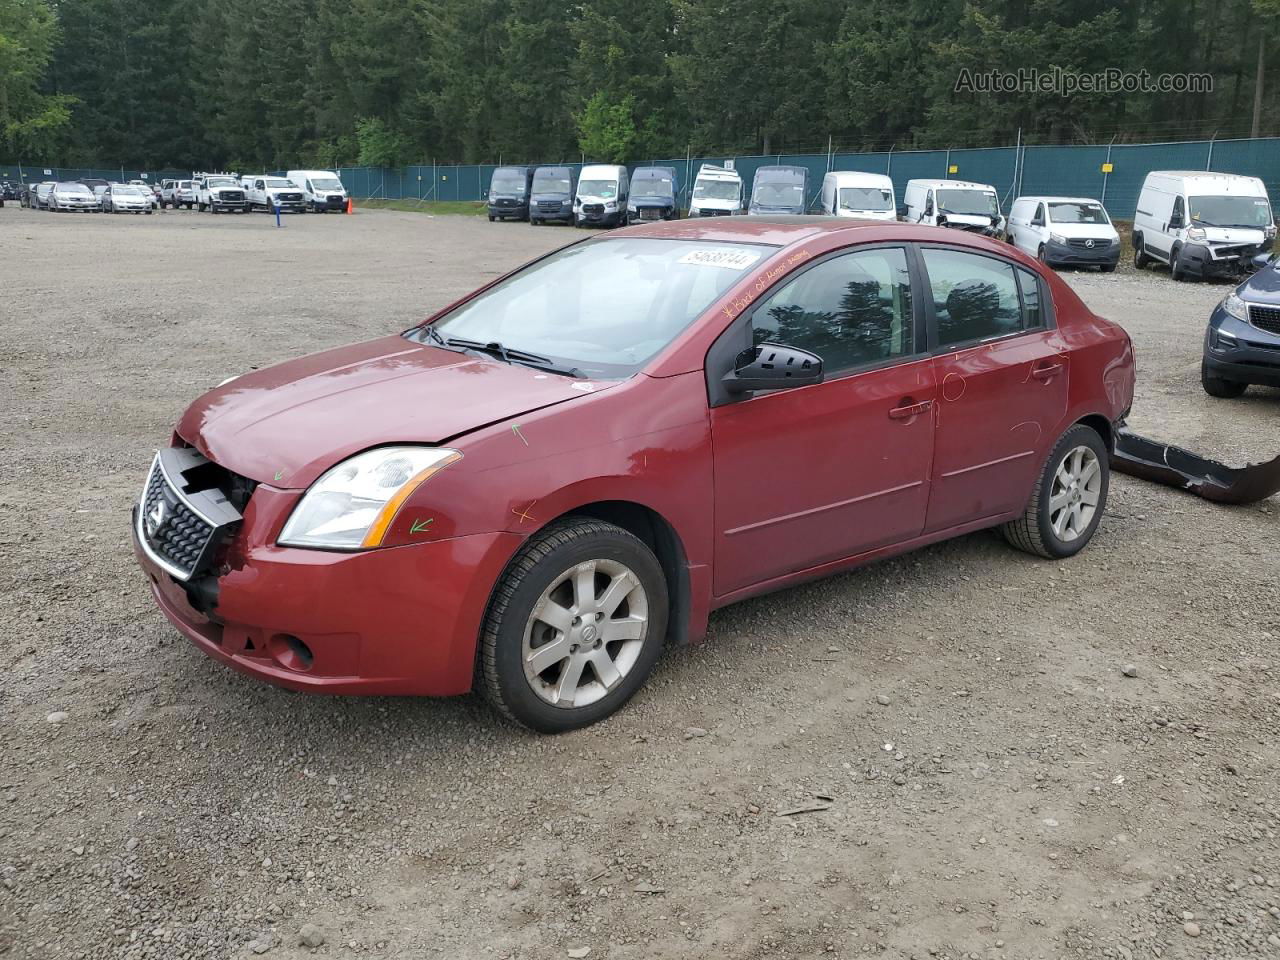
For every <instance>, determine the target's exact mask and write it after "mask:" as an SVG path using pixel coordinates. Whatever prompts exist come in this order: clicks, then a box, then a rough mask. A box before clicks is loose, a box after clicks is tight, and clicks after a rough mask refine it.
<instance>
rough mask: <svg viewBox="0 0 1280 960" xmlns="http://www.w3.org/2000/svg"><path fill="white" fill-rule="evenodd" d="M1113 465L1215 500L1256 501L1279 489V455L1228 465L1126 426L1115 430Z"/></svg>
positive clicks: (1131, 473)
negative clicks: (1141, 434)
mask: <svg viewBox="0 0 1280 960" xmlns="http://www.w3.org/2000/svg"><path fill="white" fill-rule="evenodd" d="M1111 468H1112V469H1113V470H1115V471H1116V472H1118V473H1125V474H1128V475H1129V476H1131V477H1138V478H1139V479H1142V480H1150V481H1151V482H1152V483H1163V484H1165V485H1166V486H1170V487H1177V488H1179V489H1181V490H1186V491H1188V492H1190V493H1194V494H1196V495H1197V496H1200V497H1204V498H1205V499H1206V500H1212V501H1214V502H1215V503H1229V504H1249V503H1257V502H1258V501H1259V500H1265V499H1267V497H1272V496H1275V495H1276V494H1277V493H1280V456H1277V457H1273V458H1272V459H1270V460H1268V461H1267V462H1265V463H1251V464H1247V465H1245V466H1243V467H1229V466H1227V465H1226V464H1224V463H1219V462H1218V461H1217V460H1209V459H1207V458H1205V457H1202V456H1199V455H1198V454H1194V453H1191V452H1190V451H1189V450H1183V449H1182V448H1181V447H1175V446H1173V445H1172V444H1168V443H1161V442H1159V441H1158V440H1151V439H1150V438H1148V437H1140V436H1138V435H1137V434H1135V433H1130V432H1129V431H1128V430H1124V429H1121V430H1120V431H1118V432H1117V434H1116V443H1115V451H1114V452H1113V453H1112V455H1111Z"/></svg>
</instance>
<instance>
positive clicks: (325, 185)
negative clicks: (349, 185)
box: [311, 177, 342, 190]
mask: <svg viewBox="0 0 1280 960" xmlns="http://www.w3.org/2000/svg"><path fill="white" fill-rule="evenodd" d="M311 189H312V190H341V189H342V181H341V180H339V179H337V178H336V177H312V178H311Z"/></svg>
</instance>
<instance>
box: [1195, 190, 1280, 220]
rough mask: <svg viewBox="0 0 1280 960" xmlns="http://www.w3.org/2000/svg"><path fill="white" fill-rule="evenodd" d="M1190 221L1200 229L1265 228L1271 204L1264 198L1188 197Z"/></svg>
mask: <svg viewBox="0 0 1280 960" xmlns="http://www.w3.org/2000/svg"><path fill="white" fill-rule="evenodd" d="M1188 199H1190V201H1191V219H1192V220H1193V221H1195V222H1196V223H1197V224H1199V225H1200V226H1202V227H1254V228H1257V227H1267V226H1270V225H1271V203H1270V202H1269V201H1268V200H1267V198H1266V197H1240V196H1235V197H1190V198H1188Z"/></svg>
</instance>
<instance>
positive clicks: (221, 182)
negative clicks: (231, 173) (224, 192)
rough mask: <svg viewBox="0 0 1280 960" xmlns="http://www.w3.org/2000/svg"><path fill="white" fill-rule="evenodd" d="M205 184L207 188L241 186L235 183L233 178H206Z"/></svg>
mask: <svg viewBox="0 0 1280 960" xmlns="http://www.w3.org/2000/svg"><path fill="white" fill-rule="evenodd" d="M204 182H205V185H206V186H210V187H238V186H240V184H238V183H236V182H235V180H233V179H232V178H231V177H208V178H206V179H205V181H204Z"/></svg>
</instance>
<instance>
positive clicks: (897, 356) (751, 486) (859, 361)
mask: <svg viewBox="0 0 1280 960" xmlns="http://www.w3.org/2000/svg"><path fill="white" fill-rule="evenodd" d="M921 319H922V315H920V316H919V317H918V316H917V310H916V309H915V305H914V303H913V298H912V285H911V278H910V271H909V270H908V259H907V253H906V250H905V249H904V248H902V247H878V248H870V249H867V248H861V249H860V250H859V251H858V252H857V253H845V254H837V255H835V256H832V257H829V258H827V259H824V260H821V261H818V262H817V263H815V264H813V265H812V266H808V267H806V268H804V269H802V270H800V271H798V272H797V274H796V275H794V276H793V277H792V279H790V280H788V281H785V282H784V284H783V286H782V287H781V288H780V289H778V290H777V291H776V292H774V293H772V294H770V295H768V296H766V297H764V298H763V299H762V300H761V302H760V303H759V304H758V305H757V306H756V307H755V308H754V309H753V311H752V312H751V314H750V315H749V317H745V318H740V320H739V321H738V322H737V323H735V325H734V327H733V328H731V329H730V330H729V331H726V334H725V336H726V337H734V336H742V337H743V338H744V341H739V342H740V343H741V342H747V343H755V344H760V343H765V342H774V343H784V344H789V345H791V346H794V347H800V348H802V349H805V350H809V351H811V352H813V353H816V354H817V355H818V356H820V357H821V358H822V360H823V365H824V370H825V376H826V379H825V381H824V382H823V383H820V384H815V385H812V386H807V387H799V388H796V389H791V390H777V391H770V392H767V393H765V392H762V393H757V394H756V395H754V396H751V397H750V398H749V399H735V398H720V399H719V400H717V398H716V397H715V396H714V395H713V398H712V402H713V407H712V410H711V434H712V443H713V450H714V457H715V527H716V548H715V592H716V595H717V596H724V595H726V594H730V593H733V592H734V591H737V590H741V589H744V588H746V587H750V586H752V585H754V584H759V583H763V582H766V581H768V580H772V579H774V578H777V577H781V576H785V575H786V574H788V573H793V572H795V571H799V570H804V569H807V568H809V567H813V566H817V565H819V564H822V563H826V562H828V561H832V560H838V559H841V558H844V557H849V556H853V555H855V554H859V553H863V552H865V551H868V550H872V549H874V548H876V547H880V546H884V545H886V544H890V543H896V542H900V541H903V540H909V539H911V538H912V537H915V536H917V535H919V534H920V532H921V530H922V528H923V526H924V520H925V509H926V506H927V504H928V496H929V484H928V473H929V460H930V456H931V453H932V447H933V417H932V413H931V409H930V408H931V405H932V404H933V403H934V401H935V398H936V391H935V388H934V375H933V367H932V361H931V360H930V359H929V358H928V357H927V354H926V353H925V350H924V344H923V336H922V333H923V324H922V323H921V322H920V320H921ZM740 324H745V325H747V326H748V327H749V329H746V330H743V329H739V325H740ZM712 355H713V356H714V355H715V351H714V350H713V351H712ZM710 362H711V361H709V363H710ZM709 372H710V373H711V374H712V375H713V376H714V375H715V374H716V372H717V371H715V370H711V369H710V368H709Z"/></svg>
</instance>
